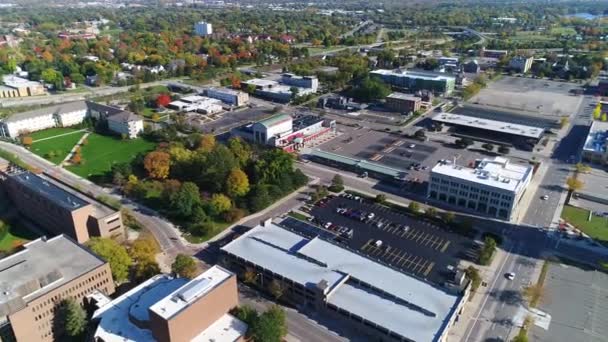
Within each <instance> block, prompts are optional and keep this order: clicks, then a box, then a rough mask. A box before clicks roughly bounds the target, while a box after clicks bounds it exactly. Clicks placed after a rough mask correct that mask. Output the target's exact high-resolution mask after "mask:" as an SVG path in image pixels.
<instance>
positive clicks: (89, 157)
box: [67, 133, 156, 178]
mask: <svg viewBox="0 0 608 342" xmlns="http://www.w3.org/2000/svg"><path fill="white" fill-rule="evenodd" d="M87 140H88V144H86V145H84V146H83V147H82V149H81V150H80V152H81V154H82V159H83V160H84V163H82V164H81V165H71V166H68V167H67V169H68V170H70V171H72V172H74V173H75V174H77V175H79V176H81V177H85V178H91V177H94V176H103V175H104V174H105V173H106V172H108V171H110V168H111V167H112V164H115V163H125V162H129V161H131V160H132V159H133V158H135V156H136V155H137V154H139V153H140V152H148V151H150V150H153V149H154V147H155V146H156V144H155V143H153V142H149V141H146V140H144V139H142V138H138V139H132V140H121V139H120V138H118V137H114V136H105V135H100V134H97V133H93V134H91V135H89V137H88V138H87Z"/></svg>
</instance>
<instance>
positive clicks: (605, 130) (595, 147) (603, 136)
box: [583, 121, 608, 153]
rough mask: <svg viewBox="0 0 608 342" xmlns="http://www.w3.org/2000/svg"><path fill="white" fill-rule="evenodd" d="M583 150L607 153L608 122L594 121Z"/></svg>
mask: <svg viewBox="0 0 608 342" xmlns="http://www.w3.org/2000/svg"><path fill="white" fill-rule="evenodd" d="M583 150H585V151H591V152H600V153H606V151H607V150H608V122H602V121H593V123H592V124H591V128H590V129H589V134H588V135H587V139H586V140H585V145H584V146H583Z"/></svg>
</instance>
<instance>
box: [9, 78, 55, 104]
mask: <svg viewBox="0 0 608 342" xmlns="http://www.w3.org/2000/svg"><path fill="white" fill-rule="evenodd" d="M2 82H3V83H4V85H3V86H0V99H1V98H12V97H26V96H37V95H45V94H46V91H45V90H44V86H43V85H42V83H40V82H35V81H30V80H28V79H25V78H21V77H18V76H15V75H5V76H3V77H2Z"/></svg>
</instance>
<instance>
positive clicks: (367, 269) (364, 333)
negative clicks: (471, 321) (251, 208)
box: [221, 220, 468, 342]
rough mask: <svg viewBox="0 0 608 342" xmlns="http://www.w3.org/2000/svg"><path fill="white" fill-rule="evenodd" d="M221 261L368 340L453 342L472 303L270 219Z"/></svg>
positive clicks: (462, 293)
mask: <svg viewBox="0 0 608 342" xmlns="http://www.w3.org/2000/svg"><path fill="white" fill-rule="evenodd" d="M302 224H305V223H302ZM221 255H222V260H223V261H224V262H225V263H226V265H227V267H228V268H230V269H232V270H233V271H235V272H236V273H237V274H238V275H242V276H244V275H245V274H246V273H248V272H253V273H255V275H256V277H255V280H254V282H255V284H256V286H259V287H260V288H263V289H268V288H269V286H270V285H269V284H272V283H273V282H275V283H278V284H279V286H280V287H281V288H282V289H283V295H282V297H281V299H282V300H284V301H286V302H288V303H291V304H293V305H294V306H298V307H300V306H301V307H307V308H310V309H314V310H317V312H319V313H320V314H322V315H324V316H325V315H326V316H329V317H330V318H331V319H334V320H336V321H338V322H339V324H340V325H341V326H343V327H345V330H348V331H351V332H352V333H353V335H356V336H357V337H360V339H362V340H367V341H439V342H443V341H447V336H448V333H449V329H450V327H451V326H452V325H454V324H455V322H456V321H457V320H458V317H459V315H460V314H461V313H462V310H463V307H464V304H465V303H466V301H467V298H468V287H467V286H466V284H462V283H461V284H459V285H460V286H454V287H448V286H445V285H444V286H438V285H436V284H431V283H428V282H426V281H425V280H422V279H419V278H415V277H413V276H409V275H407V274H405V273H402V272H401V271H398V270H397V269H396V268H392V267H390V266H389V265H387V264H381V263H379V262H377V261H376V260H373V259H371V258H368V257H366V256H364V255H362V254H359V253H356V252H355V251H351V250H348V249H346V248H344V247H342V246H339V245H336V244H334V243H332V242H330V241H327V240H325V239H323V238H322V237H320V236H317V237H315V238H307V237H304V236H301V235H299V234H297V233H295V232H293V231H290V230H288V229H286V228H283V227H281V226H279V225H277V224H274V223H273V222H272V221H271V220H268V221H266V222H264V223H262V224H261V225H258V226H257V227H255V228H253V229H251V230H249V231H248V232H246V233H245V234H243V235H241V236H240V237H238V238H237V239H235V240H233V241H232V242H230V243H229V244H227V245H225V246H224V247H222V248H221Z"/></svg>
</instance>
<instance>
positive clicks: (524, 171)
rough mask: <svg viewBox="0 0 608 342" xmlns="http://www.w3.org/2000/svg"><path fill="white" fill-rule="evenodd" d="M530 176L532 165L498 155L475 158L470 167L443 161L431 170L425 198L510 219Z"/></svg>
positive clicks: (513, 215)
mask: <svg viewBox="0 0 608 342" xmlns="http://www.w3.org/2000/svg"><path fill="white" fill-rule="evenodd" d="M531 179H532V166H529V165H520V164H515V163H510V162H509V160H508V159H506V158H502V157H495V158H494V159H485V158H484V159H482V160H477V161H476V162H475V167H472V168H471V167H466V166H461V165H457V164H455V163H453V162H451V161H448V160H444V161H440V162H439V163H438V164H437V165H435V167H433V169H432V170H431V178H430V180H429V186H428V189H427V197H428V198H430V199H432V200H437V201H440V202H444V203H448V204H451V205H455V206H458V207H462V208H463V209H467V210H471V211H475V212H477V213H481V214H484V215H489V216H492V217H496V218H499V219H502V220H506V221H511V220H513V219H514V218H515V214H516V209H517V205H518V204H519V201H520V200H521V198H522V197H523V195H524V193H525V191H526V188H527V187H528V185H529V184H530V180H531Z"/></svg>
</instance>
